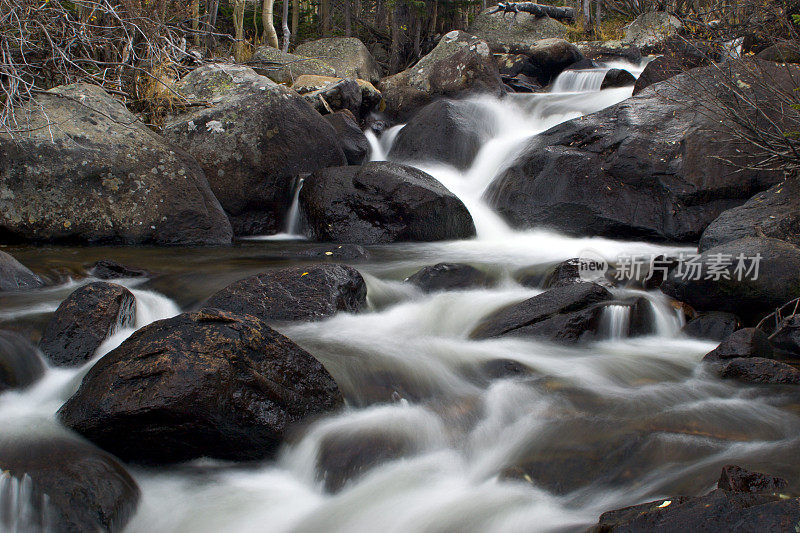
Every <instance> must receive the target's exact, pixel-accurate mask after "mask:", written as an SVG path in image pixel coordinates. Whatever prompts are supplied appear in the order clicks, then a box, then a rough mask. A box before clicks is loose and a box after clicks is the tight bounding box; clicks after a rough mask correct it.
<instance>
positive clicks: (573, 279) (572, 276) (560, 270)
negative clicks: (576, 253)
mask: <svg viewBox="0 0 800 533" xmlns="http://www.w3.org/2000/svg"><path fill="white" fill-rule="evenodd" d="M581 282H582V280H581V274H580V259H578V258H573V259H567V260H566V261H564V262H561V263H559V264H557V265H556V266H555V268H554V269H553V270H552V271H551V272H550V273H549V274H547V277H546V278H544V281H543V282H542V288H543V289H554V288H556V287H565V286H567V285H574V284H576V283H581ZM523 285H524V284H523Z"/></svg>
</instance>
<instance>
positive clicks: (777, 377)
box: [717, 357, 800, 385]
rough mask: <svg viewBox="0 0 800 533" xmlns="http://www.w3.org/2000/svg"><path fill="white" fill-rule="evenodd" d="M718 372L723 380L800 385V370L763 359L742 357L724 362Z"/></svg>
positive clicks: (779, 362)
mask: <svg viewBox="0 0 800 533" xmlns="http://www.w3.org/2000/svg"><path fill="white" fill-rule="evenodd" d="M717 372H718V374H719V376H720V377H721V378H730V379H738V380H739V381H744V382H746V383H757V384H769V385H782V384H785V385H800V370H797V369H796V368H795V367H793V366H791V365H789V364H786V363H782V362H781V361H775V360H773V359H763V358H761V357H742V358H739V359H730V360H726V361H724V362H723V363H722V364H721V365H719V368H718V369H717Z"/></svg>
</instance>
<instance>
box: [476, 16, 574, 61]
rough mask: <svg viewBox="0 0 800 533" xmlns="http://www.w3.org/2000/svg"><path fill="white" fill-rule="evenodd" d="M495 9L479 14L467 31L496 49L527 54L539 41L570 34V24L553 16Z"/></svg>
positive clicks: (493, 49) (495, 50) (497, 50)
mask: <svg viewBox="0 0 800 533" xmlns="http://www.w3.org/2000/svg"><path fill="white" fill-rule="evenodd" d="M492 11H494V7H490V8H488V9H486V10H485V11H483V12H481V13H480V14H479V15H478V16H476V17H475V20H474V21H473V22H472V25H471V26H470V27H469V29H468V30H467V32H468V33H469V34H470V35H474V36H476V37H478V38H479V39H483V40H484V41H486V42H487V43H488V45H489V47H490V48H491V50H492V52H494V53H504V52H505V53H512V54H525V53H527V52H528V51H529V50H530V48H531V47H532V46H534V45H535V44H536V42H537V41H540V40H542V39H550V38H561V39H563V38H565V37H566V36H567V27H566V26H564V25H563V24H561V23H560V22H558V21H557V20H554V19H551V18H550V17H541V18H537V17H535V16H533V15H531V14H530V13H525V12H521V13H515V14H510V13H491V12H492Z"/></svg>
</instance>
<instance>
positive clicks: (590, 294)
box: [470, 283, 612, 342]
mask: <svg viewBox="0 0 800 533" xmlns="http://www.w3.org/2000/svg"><path fill="white" fill-rule="evenodd" d="M610 300H612V296H611V293H610V292H608V291H607V290H606V289H604V288H603V287H601V286H600V285H597V284H595V283H579V284H575V285H567V286H563V287H557V288H555V289H551V290H549V291H547V292H544V293H542V294H539V295H537V296H534V297H533V298H530V299H528V300H525V301H524V302H521V303H518V304H513V305H509V306H507V307H504V308H503V309H500V310H499V311H496V312H494V313H492V314H491V315H489V316H488V317H486V318H484V319H483V321H481V323H480V324H478V326H477V327H476V328H475V329H474V330H473V332H472V333H471V335H470V337H471V338H473V339H489V338H494V337H504V336H515V337H539V338H543V339H546V340H551V341H557V342H576V341H580V340H584V339H586V338H590V337H593V336H595V335H596V334H597V332H598V329H599V325H600V319H601V316H602V312H603V307H604V306H603V305H601V304H602V303H603V302H606V301H610Z"/></svg>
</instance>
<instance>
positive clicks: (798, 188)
mask: <svg viewBox="0 0 800 533" xmlns="http://www.w3.org/2000/svg"><path fill="white" fill-rule="evenodd" d="M759 236H764V237H772V238H774V239H780V240H783V241H787V242H790V243H792V244H794V245H797V246H800V177H796V176H793V177H790V178H788V179H786V181H784V182H783V183H779V184H778V185H775V186H773V187H772V188H771V189H769V190H768V191H765V192H762V193H759V194H757V195H755V196H754V197H752V198H751V199H750V200H748V201H747V202H745V203H744V204H743V205H740V206H738V207H734V208H733V209H729V210H727V211H724V212H723V213H722V214H720V215H719V217H717V218H716V220H714V221H713V222H712V223H711V224H710V225H709V226H708V227H707V228H706V230H705V231H704V232H703V235H702V237H701V238H700V251H701V252H702V251H705V250H709V249H711V248H714V247H716V246H719V245H721V244H725V243H728V242H731V241H735V240H738V239H742V238H744V237H759Z"/></svg>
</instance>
